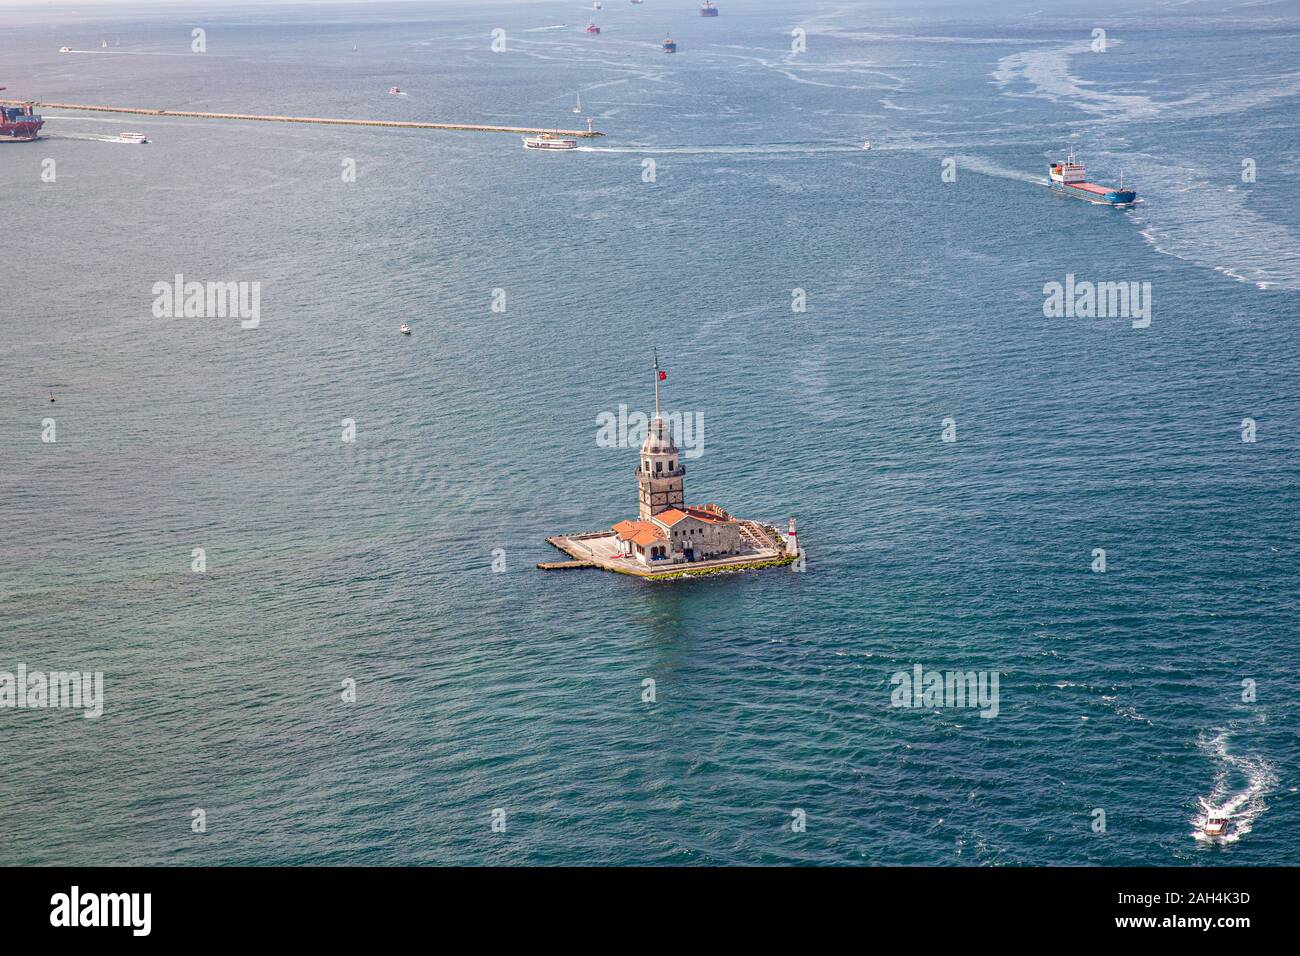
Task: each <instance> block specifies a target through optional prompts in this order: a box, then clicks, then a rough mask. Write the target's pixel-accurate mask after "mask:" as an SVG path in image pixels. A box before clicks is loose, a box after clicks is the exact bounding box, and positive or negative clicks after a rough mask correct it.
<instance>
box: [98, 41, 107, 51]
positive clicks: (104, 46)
mask: <svg viewBox="0 0 1300 956" xmlns="http://www.w3.org/2000/svg"><path fill="white" fill-rule="evenodd" d="M99 48H100V49H101V50H107V49H108V41H107V40H100V41H99Z"/></svg>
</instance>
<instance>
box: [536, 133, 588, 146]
mask: <svg viewBox="0 0 1300 956" xmlns="http://www.w3.org/2000/svg"><path fill="white" fill-rule="evenodd" d="M577 148H578V141H577V140H576V139H565V138H564V137H563V136H561V135H559V134H558V133H542V134H541V135H540V136H525V137H524V149H577Z"/></svg>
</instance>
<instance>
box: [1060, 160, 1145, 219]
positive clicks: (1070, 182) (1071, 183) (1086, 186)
mask: <svg viewBox="0 0 1300 956" xmlns="http://www.w3.org/2000/svg"><path fill="white" fill-rule="evenodd" d="M1047 172H1048V177H1049V178H1048V185H1049V186H1050V187H1051V188H1052V189H1059V190H1061V191H1063V192H1066V193H1069V194H1071V195H1074V196H1078V197H1079V198H1080V199H1086V200H1088V201H1089V202H1097V203H1106V204H1109V205H1111V206H1127V205H1129V204H1130V203H1132V202H1133V201H1134V200H1135V199H1137V191H1136V190H1133V189H1125V188H1124V176H1123V174H1121V175H1120V177H1119V186H1118V188H1117V187H1114V186H1098V185H1097V184H1096V183H1090V182H1088V181H1087V180H1086V179H1085V178H1084V168H1083V163H1080V162H1078V161H1077V160H1075V158H1074V150H1070V154H1069V155H1068V156H1066V158H1065V161H1064V162H1060V163H1051V164H1049V165H1048V167H1047Z"/></svg>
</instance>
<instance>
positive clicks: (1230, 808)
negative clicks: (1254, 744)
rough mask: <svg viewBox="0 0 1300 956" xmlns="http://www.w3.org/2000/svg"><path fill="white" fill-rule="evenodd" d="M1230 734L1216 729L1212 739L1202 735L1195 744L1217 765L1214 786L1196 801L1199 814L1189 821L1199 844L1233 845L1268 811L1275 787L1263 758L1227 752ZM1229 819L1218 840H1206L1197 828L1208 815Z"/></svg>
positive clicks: (1274, 776) (1271, 770)
mask: <svg viewBox="0 0 1300 956" xmlns="http://www.w3.org/2000/svg"><path fill="white" fill-rule="evenodd" d="M1230 739H1231V733H1230V732H1229V731H1228V730H1226V729H1225V730H1220V731H1219V732H1218V733H1216V734H1215V735H1214V736H1213V737H1207V736H1205V735H1202V736H1201V738H1200V739H1199V740H1198V741H1197V742H1196V743H1197V747H1199V748H1200V750H1201V752H1202V753H1204V754H1206V756H1208V757H1210V758H1211V759H1212V760H1214V761H1215V762H1216V763H1217V765H1218V766H1217V768H1216V770H1215V774H1214V785H1213V787H1212V788H1211V790H1210V792H1209V793H1208V794H1206V795H1205V796H1200V797H1197V798H1196V802H1197V803H1198V804H1199V805H1200V812H1198V813H1196V814H1194V815H1193V816H1192V819H1191V820H1190V821H1189V822H1190V823H1191V824H1192V826H1193V827H1194V828H1195V829H1194V830H1193V831H1192V836H1193V838H1194V839H1196V840H1199V841H1201V842H1202V843H1219V844H1227V843H1236V842H1237V841H1238V840H1240V839H1241V838H1242V837H1244V836H1245V835H1246V834H1248V833H1249V832H1250V831H1251V829H1252V827H1253V825H1254V822H1255V820H1257V819H1258V818H1259V816H1260V815H1261V814H1262V813H1263V812H1264V811H1265V810H1267V809H1268V803H1267V802H1266V800H1265V798H1266V797H1267V796H1268V795H1269V793H1271V792H1272V791H1273V789H1274V788H1275V787H1276V786H1277V774H1276V773H1274V772H1273V767H1272V765H1271V764H1270V763H1269V762H1268V761H1267V760H1265V759H1264V758H1263V757H1258V756H1241V755H1238V754H1234V753H1231V752H1230V751H1229V750H1228V744H1229V741H1230ZM1212 815H1215V816H1226V817H1228V818H1229V821H1230V823H1229V828H1228V831H1227V832H1226V833H1225V834H1224V835H1223V836H1221V837H1207V836H1206V835H1205V834H1204V833H1202V832H1201V827H1203V826H1204V825H1205V822H1206V820H1207V819H1208V818H1209V817H1210V816H1212Z"/></svg>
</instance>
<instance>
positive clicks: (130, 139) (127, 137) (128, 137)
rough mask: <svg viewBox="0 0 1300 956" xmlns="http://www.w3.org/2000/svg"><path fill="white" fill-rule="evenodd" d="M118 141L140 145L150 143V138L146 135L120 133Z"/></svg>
mask: <svg viewBox="0 0 1300 956" xmlns="http://www.w3.org/2000/svg"><path fill="white" fill-rule="evenodd" d="M117 141H118V142H119V143H136V144H140V143H147V142H149V137H148V136H145V135H144V133H118V134H117Z"/></svg>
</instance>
